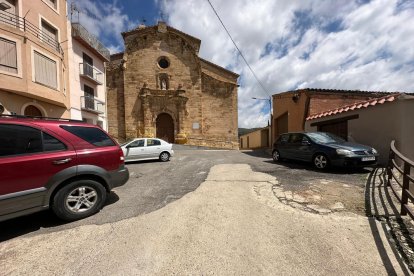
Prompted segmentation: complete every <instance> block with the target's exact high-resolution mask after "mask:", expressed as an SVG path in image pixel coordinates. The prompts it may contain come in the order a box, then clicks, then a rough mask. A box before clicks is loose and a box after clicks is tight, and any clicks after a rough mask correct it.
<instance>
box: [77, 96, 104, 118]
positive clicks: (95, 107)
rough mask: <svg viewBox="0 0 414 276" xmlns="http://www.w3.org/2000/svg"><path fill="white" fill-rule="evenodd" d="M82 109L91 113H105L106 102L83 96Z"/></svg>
mask: <svg viewBox="0 0 414 276" xmlns="http://www.w3.org/2000/svg"><path fill="white" fill-rule="evenodd" d="M81 108H82V109H84V110H87V111H90V112H94V113H98V114H102V113H105V102H103V101H100V100H98V99H96V98H95V97H92V96H81Z"/></svg>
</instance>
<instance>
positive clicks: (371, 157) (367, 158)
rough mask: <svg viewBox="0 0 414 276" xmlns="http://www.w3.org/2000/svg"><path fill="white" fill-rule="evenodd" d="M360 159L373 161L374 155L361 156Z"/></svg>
mask: <svg viewBox="0 0 414 276" xmlns="http://www.w3.org/2000/svg"><path fill="white" fill-rule="evenodd" d="M362 161H375V157H374V156H370V157H362Z"/></svg>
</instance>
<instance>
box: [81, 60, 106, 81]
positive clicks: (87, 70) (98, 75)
mask: <svg viewBox="0 0 414 276" xmlns="http://www.w3.org/2000/svg"><path fill="white" fill-rule="evenodd" d="M79 72H80V75H81V77H83V78H85V79H87V80H89V81H91V82H93V83H94V84H97V85H102V84H103V82H104V73H103V72H102V71H99V70H98V69H97V68H96V67H94V66H92V65H90V64H88V63H79Z"/></svg>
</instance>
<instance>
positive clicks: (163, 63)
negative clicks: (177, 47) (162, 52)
mask: <svg viewBox="0 0 414 276" xmlns="http://www.w3.org/2000/svg"><path fill="white" fill-rule="evenodd" d="M158 66H159V67H161V68H162V69H166V68H168V66H170V62H169V61H168V60H167V58H165V57H162V58H160V59H159V60H158Z"/></svg>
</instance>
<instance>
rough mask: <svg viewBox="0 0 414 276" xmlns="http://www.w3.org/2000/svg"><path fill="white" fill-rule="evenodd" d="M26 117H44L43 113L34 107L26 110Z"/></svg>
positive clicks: (29, 106) (27, 107)
mask: <svg viewBox="0 0 414 276" xmlns="http://www.w3.org/2000/svg"><path fill="white" fill-rule="evenodd" d="M24 115H26V116H32V117H42V116H43V115H42V112H41V111H40V110H39V108H37V107H36V106H34V105H28V106H26V108H25V109H24Z"/></svg>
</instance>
